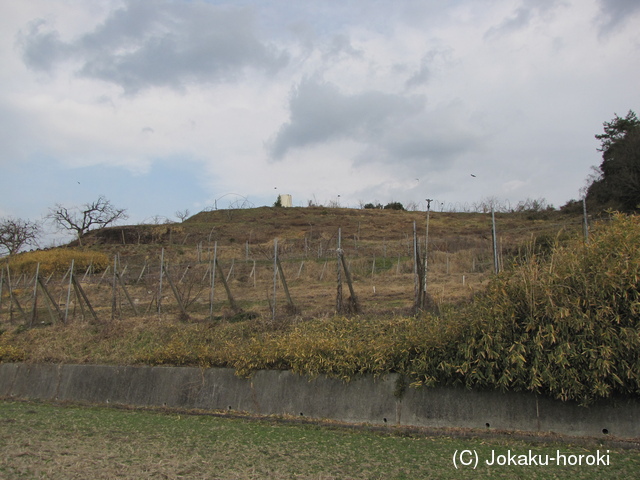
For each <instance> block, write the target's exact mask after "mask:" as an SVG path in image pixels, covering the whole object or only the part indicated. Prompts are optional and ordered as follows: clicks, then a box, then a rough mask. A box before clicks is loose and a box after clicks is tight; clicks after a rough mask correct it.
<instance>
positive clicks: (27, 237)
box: [0, 217, 41, 255]
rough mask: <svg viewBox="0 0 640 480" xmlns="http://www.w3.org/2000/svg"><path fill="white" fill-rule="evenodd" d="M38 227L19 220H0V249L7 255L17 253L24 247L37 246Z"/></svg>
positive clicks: (39, 231)
mask: <svg viewBox="0 0 640 480" xmlns="http://www.w3.org/2000/svg"><path fill="white" fill-rule="evenodd" d="M40 233H41V229H40V225H39V224H38V223H36V222H31V221H29V220H22V219H20V218H11V217H8V218H3V219H0V247H2V248H3V249H4V250H6V252H7V253H8V254H9V255H13V254H15V253H18V252H19V251H20V249H21V248H22V247H24V246H25V245H34V246H35V245H37V242H38V237H39V236H40Z"/></svg>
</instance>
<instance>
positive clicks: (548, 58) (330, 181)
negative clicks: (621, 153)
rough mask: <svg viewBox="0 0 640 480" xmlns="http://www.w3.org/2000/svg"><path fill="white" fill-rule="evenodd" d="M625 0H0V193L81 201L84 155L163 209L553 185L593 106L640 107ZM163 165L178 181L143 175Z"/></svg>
mask: <svg viewBox="0 0 640 480" xmlns="http://www.w3.org/2000/svg"><path fill="white" fill-rule="evenodd" d="M636 3H637V2H625V1H622V0H619V1H614V0H586V1H584V0H581V1H578V0H562V1H561V0H558V1H555V0H545V1H544V2H536V3H535V4H532V3H531V2H524V1H516V2H512V1H506V0H503V1H497V2H491V3H486V2H474V1H471V0H461V1H457V2H438V1H435V0H434V1H428V2H424V1H418V0H406V1H401V2H390V1H383V2H377V3H371V2H366V1H364V0H362V1H355V2H348V3H340V4H334V3H332V4H331V5H329V4H324V3H322V2H313V3H309V2H295V3H291V2H284V1H277V0H276V1H274V2H257V1H252V0H247V1H245V2H242V3H240V4H239V3H222V4H220V3H211V2H205V1H184V0H158V1H140V0H125V1H121V2H117V3H115V2H111V1H99V2H85V1H81V0H47V1H38V0H34V1H33V2H4V4H2V6H0V40H1V41H0V62H2V67H3V68H2V69H0V140H1V141H2V144H3V152H4V155H3V157H1V158H0V164H2V165H3V166H4V168H5V169H7V168H9V165H13V166H14V167H12V168H13V169H11V170H8V171H9V172H13V173H12V175H15V176H16V178H20V179H22V177H21V175H26V174H27V173H26V172H29V173H30V174H31V175H33V176H34V178H33V185H34V187H33V189H32V190H29V188H30V187H26V190H25V191H24V192H21V193H25V194H26V195H29V196H30V198H32V199H33V200H32V203H31V204H30V205H31V206H30V207H29V208H31V210H28V209H26V207H25V208H24V209H23V207H20V206H19V205H17V204H15V203H14V202H11V198H12V197H11V195H15V192H16V191H15V187H13V186H12V184H14V183H16V181H15V180H14V181H10V180H6V179H5V180H0V187H2V188H3V190H2V194H0V195H2V196H0V210H2V211H3V212H9V213H12V214H13V215H15V216H21V215H22V216H30V215H33V213H29V212H33V211H34V210H33V209H35V205H36V204H38V202H39V204H41V205H42V206H41V207H40V209H38V210H37V211H41V210H42V208H46V206H48V205H50V204H52V203H54V202H55V201H58V199H59V197H61V196H64V197H65V199H68V200H69V201H77V202H78V203H84V202H86V201H87V200H90V198H86V195H90V194H91V191H90V190H82V191H81V192H80V191H79V192H76V193H74V190H73V189H69V188H68V183H67V180H68V178H69V177H70V176H73V175H76V174H77V175H81V176H82V177H83V179H84V178H85V176H89V177H90V176H91V174H92V172H94V177H95V182H96V185H95V186H92V189H95V190H97V191H98V192H99V193H109V190H108V189H109V188H112V190H111V191H112V192H113V195H120V196H121V198H122V200H123V201H127V202H129V201H131V202H132V203H134V204H135V205H134V208H140V209H143V208H144V209H148V208H153V206H157V208H161V207H162V208H163V209H165V210H166V209H169V210H170V211H169V213H171V211H175V210H177V209H180V208H186V207H188V206H190V205H204V204H206V203H207V202H210V201H212V200H214V199H216V198H218V197H219V196H221V195H224V194H225V193H228V192H235V193H239V194H241V195H244V196H249V198H250V199H252V201H254V203H257V204H262V203H264V204H272V203H273V201H274V199H275V194H274V190H277V191H279V192H281V193H292V194H293V195H294V201H295V202H296V204H305V203H306V200H309V199H311V198H312V197H313V196H314V195H315V197H316V199H317V200H318V201H321V202H325V201H330V200H333V199H335V198H337V195H340V199H341V203H342V204H344V205H351V206H355V205H357V203H358V201H360V200H362V201H365V202H366V201H373V200H374V199H377V200H378V201H380V202H383V203H386V202H388V201H391V200H397V201H402V202H409V201H412V200H413V201H416V202H421V201H423V200H424V198H426V197H427V196H429V197H430V198H431V197H433V198H438V199H439V201H442V202H446V203H464V202H467V203H471V202H473V201H477V200H479V199H480V198H482V197H485V196H491V195H497V196H505V197H508V198H509V199H510V200H511V202H512V203H516V202H517V201H518V200H521V199H522V198H526V197H531V198H539V197H547V199H548V200H549V201H550V202H551V203H554V204H556V205H561V204H563V203H564V202H565V201H567V200H569V199H570V198H572V197H576V196H577V195H578V189H579V188H580V187H581V186H582V184H583V182H584V179H585V178H586V176H587V175H588V174H589V170H590V166H591V165H593V164H597V163H599V161H600V159H599V156H598V152H597V151H596V146H597V142H595V141H594V138H593V136H594V134H596V133H599V131H600V130H601V126H602V122H604V121H607V120H610V119H611V118H612V117H613V114H614V113H621V114H624V113H626V111H627V110H629V109H636V110H637V109H638V106H637V105H635V104H634V103H633V102H637V98H638V97H637V86H636V83H637V78H638V76H639V75H638V74H639V73H640V71H639V70H640V65H639V64H638V62H637V61H635V59H636V58H638V54H639V53H640V52H639V48H638V47H639V45H640V34H639V33H638V32H637V30H636V29H635V28H633V23H632V22H631V19H634V18H637V15H638V11H639V10H640V8H638V7H637V6H636ZM36 165H47V166H50V168H49V167H47V168H46V169H41V170H42V173H41V172H40V171H39V169H38V168H34V166H36ZM116 170H117V171H119V172H121V174H120V176H121V178H122V179H123V180H122V185H127V188H129V186H131V185H139V188H138V190H139V191H138V192H128V191H126V192H125V191H124V190H125V187H121V188H120V187H116V185H114V183H117V182H114V178H116V179H117V178H118V176H117V175H113V176H111V174H109V175H105V173H104V172H107V171H108V172H113V171H116ZM180 170H183V171H184V172H185V175H183V176H180V177H179V179H178V178H177V177H178V176H176V174H175V172H176V171H180ZM58 172H59V173H58ZM472 173H473V174H475V175H476V177H475V178H474V177H471V174H472ZM38 175H43V177H42V178H38ZM44 175H46V176H47V177H46V178H45V177H44ZM149 179H153V181H148V180H149ZM163 179H166V183H165V181H164V180H163ZM416 179H418V180H416ZM172 180H173V181H175V182H180V183H181V184H180V185H176V187H175V188H174V190H175V192H179V196H176V197H173V196H170V195H164V197H166V200H165V199H164V198H163V197H160V196H159V194H158V192H156V191H154V190H153V185H154V184H156V185H163V186H164V187H163V188H165V189H170V187H167V185H171V181H172ZM189 182H193V183H194V185H197V188H196V187H194V188H189V185H185V184H188V183H189ZM47 184H49V185H51V188H49V189H47V188H43V185H47ZM76 185H77V183H76ZM276 187H277V188H276ZM12 189H13V190H12ZM60 189H63V190H64V193H62V192H61V191H60ZM132 189H133V190H136V189H135V188H132ZM285 190H288V191H287V192H285ZM81 194H82V195H84V197H82V195H81ZM135 195H139V196H140V198H142V197H144V198H145V199H155V200H154V201H153V202H149V203H145V201H136V200H135V199H136V198H137V197H136V196H135ZM176 195H177V194H176ZM112 200H113V201H114V203H116V204H122V203H123V201H118V199H117V198H113V199H112ZM169 201H171V202H175V203H178V202H184V203H183V204H181V205H175V206H174V207H170V206H169V205H168V204H164V203H162V202H169ZM149 205H151V207H150V206H149ZM125 206H126V205H125ZM132 213H134V212H132ZM154 214H166V211H165V212H158V211H144V212H140V214H139V215H140V216H142V217H149V216H151V215H154Z"/></svg>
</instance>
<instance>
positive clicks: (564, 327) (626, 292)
mask: <svg viewBox="0 0 640 480" xmlns="http://www.w3.org/2000/svg"><path fill="white" fill-rule="evenodd" d="M639 282H640V217H627V216H624V215H616V216H614V218H613V219H612V221H611V223H610V224H608V225H607V224H600V225H599V226H598V227H597V229H595V231H593V232H592V235H591V237H590V242H589V243H588V244H586V245H585V244H583V243H582V242H581V241H580V240H575V241H574V242H573V243H571V244H568V245H567V246H565V247H559V246H556V247H555V249H554V250H553V252H552V254H551V256H550V257H549V258H548V260H541V259H540V258H539V257H535V256H532V257H530V258H529V260H528V261H527V262H526V263H525V264H524V265H520V266H518V267H516V268H514V269H513V270H511V271H508V272H505V273H503V274H501V275H500V276H498V277H496V278H495V279H494V281H493V282H492V283H491V284H490V285H489V287H488V289H487V291H486V293H485V294H484V295H483V296H482V297H479V298H478V299H477V300H476V302H475V303H474V305H473V307H472V308H471V309H469V310H468V311H467V315H468V316H469V318H470V321H469V323H468V325H467V326H465V328H464V331H463V332H462V333H461V336H460V338H458V339H457V345H458V347H457V349H456V351H455V353H454V354H453V355H451V356H449V357H448V358H447V356H443V355H434V353H437V352H428V355H426V356H417V357H416V359H415V361H414V365H413V371H415V372H419V374H418V377H422V378H420V379H419V380H418V381H417V382H416V384H426V385H432V384H434V383H454V384H462V385H465V386H467V387H469V388H500V389H503V390H515V391H531V392H537V393H541V394H545V395H548V396H551V397H554V398H557V399H560V400H575V401H578V402H580V403H582V404H589V403H592V402H593V401H595V400H597V399H598V398H604V397H609V396H611V395H613V394H623V395H639V394H640V293H639ZM434 356H436V357H437V359H436V360H435V361H439V362H440V363H438V365H437V366H436V368H434V358H433V357H434Z"/></svg>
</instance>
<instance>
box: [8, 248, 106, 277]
mask: <svg viewBox="0 0 640 480" xmlns="http://www.w3.org/2000/svg"><path fill="white" fill-rule="evenodd" d="M72 260H74V268H75V269H76V271H80V270H86V269H87V268H88V267H89V266H90V265H91V266H92V268H93V269H94V271H95V272H101V271H103V270H104V269H105V268H107V266H108V265H109V264H110V259H109V257H108V256H107V255H105V254H104V253H100V252H91V251H85V250H78V249H62V248H56V249H51V250H38V251H35V252H26V253H21V254H19V255H16V256H14V257H12V258H11V259H10V261H9V268H10V269H11V272H12V273H13V272H15V273H19V274H20V273H33V272H35V270H36V266H37V265H38V263H39V264H40V273H41V274H43V275H48V274H50V273H64V272H66V271H67V270H68V269H69V267H70V266H71V261H72Z"/></svg>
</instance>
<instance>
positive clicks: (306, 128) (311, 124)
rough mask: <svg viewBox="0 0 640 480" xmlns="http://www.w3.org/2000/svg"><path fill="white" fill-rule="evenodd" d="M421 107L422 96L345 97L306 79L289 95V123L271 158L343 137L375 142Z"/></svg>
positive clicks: (371, 94)
mask: <svg viewBox="0 0 640 480" xmlns="http://www.w3.org/2000/svg"><path fill="white" fill-rule="evenodd" d="M423 106H424V98H423V97H418V96H410V97H405V96H400V95H392V94H386V93H382V92H376V91H368V92H363V93H359V94H355V95H346V94H343V93H341V92H340V90H339V89H338V88H337V87H336V86H335V85H332V84H329V83H322V82H319V81H317V80H316V79H307V80H304V81H303V82H301V84H300V85H299V86H298V87H297V89H295V91H294V92H293V94H292V97H291V100H290V105H289V107H290V112H291V113H290V121H289V122H288V123H286V124H284V125H282V127H281V128H280V130H279V132H278V133H277V135H276V137H275V139H274V140H273V142H272V143H271V145H270V150H271V155H272V157H273V158H275V159H281V158H283V157H284V156H285V155H286V154H287V152H288V151H289V150H291V149H293V148H300V147H305V146H309V145H314V144H319V143H323V142H328V141H332V140H338V139H342V138H353V139H355V140H357V141H360V142H364V143H370V142H374V143H375V142H376V141H377V138H379V137H380V136H381V135H383V134H384V131H385V130H386V129H388V128H390V126H391V125H392V124H393V122H394V121H398V120H399V119H401V118H403V117H405V116H407V115H415V114H416V113H417V112H419V111H420V110H422V109H423Z"/></svg>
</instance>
